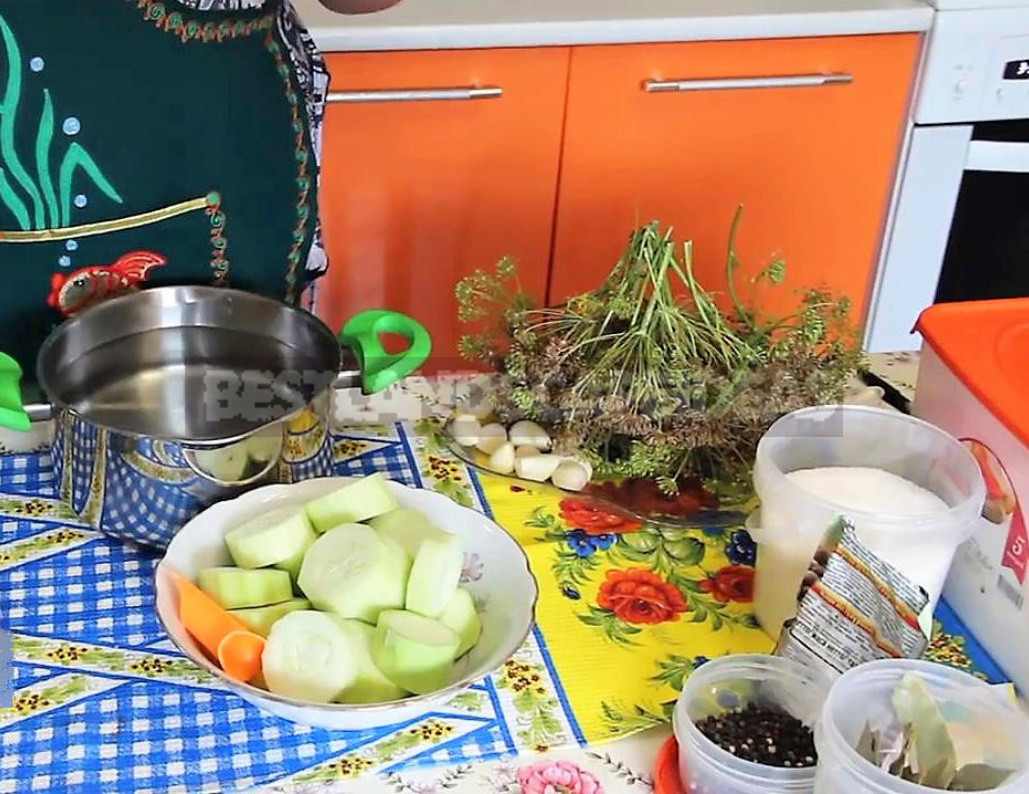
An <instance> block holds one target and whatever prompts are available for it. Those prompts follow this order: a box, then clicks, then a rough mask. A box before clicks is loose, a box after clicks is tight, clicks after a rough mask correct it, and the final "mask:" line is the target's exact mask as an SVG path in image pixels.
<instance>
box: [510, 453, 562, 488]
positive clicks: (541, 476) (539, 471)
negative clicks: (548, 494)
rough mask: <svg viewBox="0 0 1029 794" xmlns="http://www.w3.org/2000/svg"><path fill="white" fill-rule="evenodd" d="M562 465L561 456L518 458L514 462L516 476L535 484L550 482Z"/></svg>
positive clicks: (539, 455)
mask: <svg viewBox="0 0 1029 794" xmlns="http://www.w3.org/2000/svg"><path fill="white" fill-rule="evenodd" d="M560 465H561V457H560V455H544V454H542V453H538V454H536V455H524V456H522V457H520V458H517V457H516V458H515V461H514V469H515V474H517V475H518V476H519V477H521V478H522V479H524V480H532V481H533V482H545V481H546V480H549V479H550V477H551V476H552V475H553V474H554V472H555V471H556V470H557V467H558V466H560Z"/></svg>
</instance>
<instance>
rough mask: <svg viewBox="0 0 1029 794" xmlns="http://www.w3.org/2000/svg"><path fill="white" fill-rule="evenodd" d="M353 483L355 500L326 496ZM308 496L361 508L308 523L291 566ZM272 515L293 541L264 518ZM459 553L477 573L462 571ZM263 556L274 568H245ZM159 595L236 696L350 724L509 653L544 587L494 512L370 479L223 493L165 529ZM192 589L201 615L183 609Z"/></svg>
mask: <svg viewBox="0 0 1029 794" xmlns="http://www.w3.org/2000/svg"><path fill="white" fill-rule="evenodd" d="M369 481H370V482H369ZM375 483H377V485H376V484H375ZM355 486H358V487H356V488H355ZM377 490H379V491H380V493H379V494H378V495H376V493H375V491H377ZM347 491H350V493H351V494H352V495H354V496H358V497H359V499H358V504H357V509H356V510H355V509H353V507H352V506H348V505H346V504H345V502H346V501H347V498H346V497H344V499H343V502H344V504H342V507H341V506H340V503H339V501H338V499H332V498H327V497H331V496H332V495H333V494H338V493H344V494H345V493H346V492H347ZM383 494H385V497H384V496H383ZM312 502H313V503H317V504H320V505H321V507H322V508H324V507H325V506H326V505H329V506H330V508H331V509H332V510H334V511H335V513H334V515H336V516H337V517H344V518H351V517H353V516H356V515H360V514H362V511H363V512H364V520H365V521H367V523H360V521H358V520H354V519H353V518H351V521H349V522H346V523H344V524H342V525H340V526H336V527H332V528H328V529H327V530H326V531H325V532H324V533H322V534H320V535H318V534H317V533H314V536H315V537H316V538H317V539H316V540H314V542H313V543H310V545H309V546H308V547H307V548H306V550H305V551H304V552H303V554H302V555H301V556H300V560H299V565H296V576H295V577H291V575H290V574H289V573H287V572H286V571H285V570H283V568H284V567H285V566H284V565H283V562H284V560H282V559H280V560H277V561H275V562H271V561H270V558H273V557H285V556H287V555H289V556H290V557H291V558H292V557H296V556H297V552H296V550H295V549H296V548H297V546H298V544H299V545H305V544H306V543H307V542H309V540H310V538H309V537H307V536H306V535H305V533H304V532H303V531H301V529H300V528H298V526H297V523H296V520H297V519H296V516H297V514H298V512H299V513H301V514H302V515H304V516H307V517H308V520H309V521H310V513H309V511H308V510H307V505H308V504H309V503H312ZM333 502H335V505H334V506H333V504H332V503H333ZM376 505H377V506H376ZM319 509H321V508H319ZM369 511H370V512H372V513H376V512H378V513H379V514H378V515H375V516H370V515H368V513H369ZM379 511H381V512H379ZM273 513H274V514H276V515H277V516H278V517H279V518H280V519H281V520H282V521H283V522H284V523H283V527H284V529H283V537H285V536H286V535H289V537H290V538H291V539H290V540H288V541H286V540H283V537H279V536H278V533H277V532H275V530H274V527H272V526H271V524H272V522H270V521H267V520H263V519H262V517H263V516H266V515H271V514H273ZM320 514H322V515H324V511H323V512H322V513H320ZM312 523H313V522H312ZM322 526H325V524H324V523H323V525H322ZM254 527H258V528H257V529H254ZM240 528H247V529H246V531H245V532H241V531H240ZM312 530H314V527H312ZM269 533H271V534H270V535H269ZM229 537H232V538H234V541H233V542H232V543H231V544H229V543H227V538H229ZM251 543H253V544H254V545H253V547H252V548H251V547H250V546H251ZM269 549H275V551H274V552H272V551H270V550H269ZM466 555H472V556H473V557H474V558H477V559H478V561H479V562H480V563H481V575H480V576H477V577H476V578H475V580H474V581H465V582H460V581H459V580H460V578H461V576H462V570H463V569H466V568H467V566H466V565H465V558H466ZM514 559H520V560H521V561H522V564H520V565H512V564H511V562H512V560H514ZM255 560H257V561H260V562H263V563H265V564H266V567H261V568H244V567H242V565H239V564H238V563H241V562H245V563H247V564H251V563H252V562H253V561H255ZM233 562H235V563H237V565H235V566H234V565H232V563H233ZM293 563H294V565H295V563H296V560H293ZM194 580H197V581H199V582H200V583H201V587H199V588H198V587H197V586H196V585H194V584H193V581H194ZM283 583H285V588H284V587H283ZM205 591H206V592H205ZM184 593H185V595H183V594H184ZM157 595H158V599H157V600H158V614H159V616H160V619H161V621H162V623H164V625H165V627H166V628H167V630H168V633H169V635H170V636H171V638H172V640H173V641H174V642H175V644H176V645H178V647H179V648H180V649H181V650H183V652H185V653H186V654H187V655H189V656H190V657H191V658H192V659H193V660H194V661H196V662H197V663H198V664H200V665H202V666H203V667H205V668H206V669H208V670H209V671H210V672H212V673H213V674H215V675H217V676H219V677H221V678H223V679H224V680H226V681H229V682H230V686H231V687H232V688H233V689H234V690H235V691H236V692H237V693H238V694H239V695H240V696H242V697H244V698H245V699H247V700H249V701H250V702H252V703H254V704H255V705H257V706H259V707H261V708H264V709H266V710H268V711H271V712H273V713H275V714H278V715H279V716H283V717H285V718H287V719H292V720H294V721H298V722H303V723H306V724H310V725H317V726H321V727H328V728H341V729H353V728H365V727H374V726H377V725H385V724H390V723H393V722H397V721H400V720H403V719H407V718H410V717H414V716H417V715H418V714H420V713H424V712H425V711H426V710H428V709H431V708H433V707H436V706H437V705H438V704H442V703H443V702H445V701H446V700H447V699H448V698H449V697H451V696H452V695H453V694H456V692H458V691H459V690H460V689H461V688H462V687H463V686H466V685H467V684H469V683H471V682H472V681H473V680H474V679H476V678H478V677H481V676H483V675H485V674H487V673H489V672H491V671H492V670H494V669H496V668H497V667H499V666H500V665H501V664H503V662H504V661H506V659H507V658H509V657H510V655H511V654H513V653H514V652H515V651H516V650H517V648H518V647H519V645H520V644H521V642H522V641H524V639H525V637H526V636H527V634H528V632H529V630H530V628H531V624H532V620H533V610H534V606H535V601H536V596H537V588H536V582H535V580H534V578H533V577H532V574H531V572H530V571H529V568H528V562H527V560H526V558H525V555H524V552H523V551H522V550H521V548H520V547H519V546H518V544H517V543H516V542H515V541H514V540H513V539H512V538H511V537H510V536H509V535H508V534H507V533H506V532H504V531H503V529H501V528H500V527H499V526H497V525H496V524H494V523H493V522H492V521H490V520H489V519H487V518H486V517H485V516H483V515H482V514H480V513H477V512H475V511H473V510H469V509H467V508H463V507H461V506H459V505H457V504H455V503H453V502H451V501H450V500H449V499H447V498H446V497H443V496H441V495H439V494H436V493H432V492H427V491H423V490H420V489H413V488H407V487H405V486H402V485H399V484H397V483H392V482H389V481H386V480H385V479H383V478H381V477H377V476H375V477H372V478H366V479H363V480H348V479H346V478H327V479H322V480H311V481H307V482H302V483H297V484H294V485H288V486H282V485H275V486H268V487H266V488H261V489H258V490H256V491H252V492H250V493H248V494H244V495H243V496H241V497H239V498H238V499H235V500H232V501H230V502H225V503H221V504H218V505H215V506H214V507H212V508H210V509H209V510H207V511H205V512H204V513H203V514H201V515H200V516H197V517H196V518H195V519H194V520H193V521H191V522H190V523H189V524H187V525H186V526H185V527H184V528H183V529H182V530H181V531H180V532H179V534H178V535H177V536H176V538H175V539H174V540H173V541H172V544H171V545H170V546H169V548H168V551H167V554H166V556H165V558H164V560H162V562H161V564H160V565H159V566H158V571H157ZM198 601H199V602H200V603H201V604H202V605H203V606H204V607H205V608H206V610H207V611H206V612H204V610H200V611H201V613H203V614H204V615H205V620H203V621H201V622H200V623H199V624H198V623H197V622H196V620H195V619H192V618H191V615H193V614H194V613H195V612H196V611H197V610H196V607H195V606H194V607H193V612H192V613H191V612H190V611H189V609H188V607H189V604H190V603H191V602H198ZM260 602H263V603H260ZM228 605H232V607H231V608H228V609H227V608H224V607H226V606H228ZM212 606H213V608H214V610H216V611H212V610H211V607H212ZM212 615H214V617H212ZM219 648H220V650H219ZM258 648H260V659H261V665H260V670H258V671H256V672H255V670H254V658H255V654H256V652H257V649H258ZM411 692H413V693H415V694H408V693H411Z"/></svg>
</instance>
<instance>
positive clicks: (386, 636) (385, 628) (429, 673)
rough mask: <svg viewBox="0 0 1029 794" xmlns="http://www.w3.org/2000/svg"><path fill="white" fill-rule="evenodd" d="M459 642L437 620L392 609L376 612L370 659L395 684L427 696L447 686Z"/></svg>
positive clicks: (456, 637)
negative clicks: (377, 613)
mask: <svg viewBox="0 0 1029 794" xmlns="http://www.w3.org/2000/svg"><path fill="white" fill-rule="evenodd" d="M459 644H460V638H459V637H458V636H457V634H456V633H454V631H453V630H451V629H449V628H447V627H446V626H444V625H443V624H442V623H440V622H439V621H437V620H432V619H430V618H426V617H423V616H422V615H416V614H414V613H413V612H406V611H404V610H392V609H391V610H386V611H385V612H383V613H382V614H381V615H379V625H378V626H377V627H376V629H375V638H374V641H373V644H372V658H373V659H374V660H375V664H376V665H377V666H378V668H379V669H380V670H381V671H382V672H383V673H384V674H385V675H386V677H387V678H388V679H389V680H390V681H392V682H393V683H394V684H396V685H397V686H401V687H403V688H404V689H406V690H407V691H409V692H414V693H415V694H416V695H426V694H428V693H430V692H435V691H436V690H437V689H442V688H443V687H445V686H446V685H447V683H448V681H449V680H450V675H451V671H452V670H453V669H454V658H455V654H456V652H457V648H458V645H459Z"/></svg>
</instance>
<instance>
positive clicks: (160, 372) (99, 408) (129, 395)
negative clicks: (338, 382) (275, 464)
mask: <svg viewBox="0 0 1029 794" xmlns="http://www.w3.org/2000/svg"><path fill="white" fill-rule="evenodd" d="M348 356H349V353H348ZM341 357H342V351H341V350H340V347H339V343H338V342H337V341H336V338H335V337H334V336H333V334H332V332H331V331H330V330H329V328H328V327H327V326H326V325H325V324H324V323H322V322H321V321H320V320H318V319H317V318H316V317H314V316H313V315H311V314H309V313H308V312H305V311H301V310H299V309H294V308H291V307H289V306H286V305H285V304H282V303H279V302H277V301H274V300H271V299H269V298H264V297H261V296H258V295H253V294H250V293H244V292H239V291H236V290H230V289H225V288H218V287H158V288H154V289H149V290H144V291H141V292H137V293H133V294H130V295H125V296H122V297H118V298H114V299H111V300H108V301H105V302H103V303H101V304H99V305H97V306H94V307H92V308H90V309H88V310H86V311H85V312H83V313H82V314H81V315H78V316H76V317H74V318H72V319H71V320H69V321H68V322H66V323H64V324H63V325H61V326H60V327H59V328H58V329H57V330H56V331H55V332H54V333H53V334H52V335H51V336H50V338H49V339H47V341H46V342H45V343H44V345H43V347H42V349H41V350H40V354H39V361H38V371H37V375H38V378H39V382H40V385H41V386H42V387H43V389H44V390H45V391H46V393H47V396H48V397H49V399H50V400H51V401H52V402H53V403H54V404H55V405H57V406H58V407H61V408H65V409H68V410H71V411H72V412H74V413H75V414H77V415H79V416H81V417H82V418H84V419H86V420H88V421H91V422H93V423H95V424H97V425H100V426H103V427H107V428H110V429H112V430H117V431H119V432H122V433H130V434H134V435H142V436H151V437H154V438H160V439H165V440H170V441H179V442H183V443H186V444H193V445H198V446H201V445H214V444H218V443H228V442H231V441H234V440H238V439H239V438H241V437H243V436H246V435H248V434H249V433H251V432H253V431H254V430H257V429H258V428H260V427H263V426H264V425H267V424H269V423H270V422H274V421H277V420H279V419H282V418H284V417H286V416H289V415H290V414H292V413H294V412H295V411H298V410H300V409H301V408H303V407H304V406H305V405H307V404H308V403H309V402H311V401H312V400H313V399H314V397H315V396H317V395H318V394H320V393H321V392H322V391H324V390H325V389H327V388H328V387H329V386H330V385H331V383H332V381H333V379H334V378H335V377H336V375H337V373H338V372H339V370H340V365H341V363H343V362H342V361H341Z"/></svg>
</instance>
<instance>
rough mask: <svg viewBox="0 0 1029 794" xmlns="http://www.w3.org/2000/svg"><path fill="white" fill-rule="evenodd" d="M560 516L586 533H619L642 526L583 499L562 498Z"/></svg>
mask: <svg viewBox="0 0 1029 794" xmlns="http://www.w3.org/2000/svg"><path fill="white" fill-rule="evenodd" d="M560 507H561V518H563V519H564V520H565V521H567V522H568V523H569V524H571V525H572V526H573V527H574V528H576V529H581V530H583V531H584V532H585V533H586V534H587V535H621V534H625V533H627V532H636V531H637V530H639V529H640V527H642V526H643V524H641V523H640V522H639V521H637V520H636V519H634V518H626V517H624V516H620V515H616V514H614V513H608V512H606V511H604V510H601V509H600V508H598V507H596V506H595V505H593V504H591V503H590V502H589V501H586V500H584V499H562V500H561V504H560Z"/></svg>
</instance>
